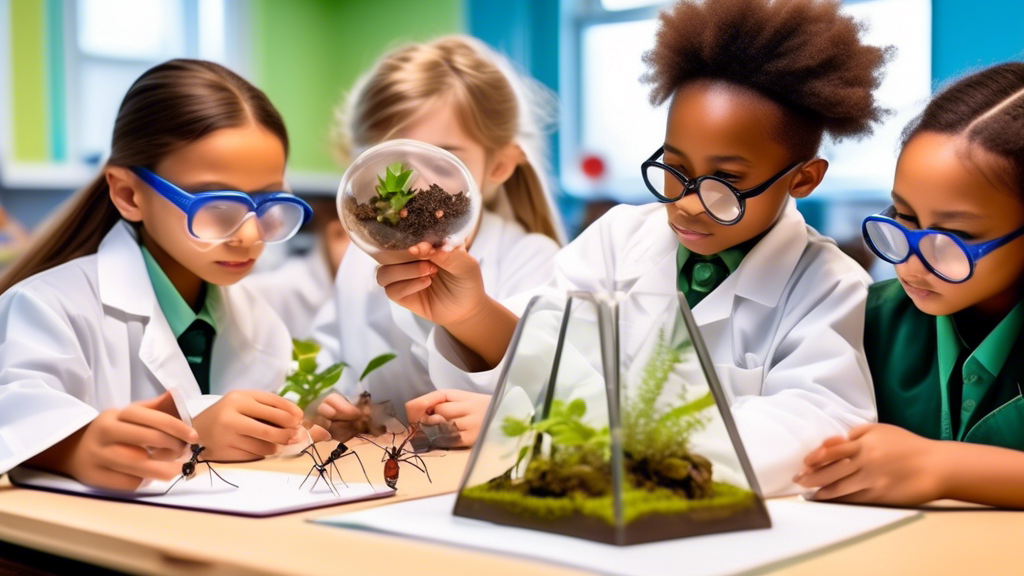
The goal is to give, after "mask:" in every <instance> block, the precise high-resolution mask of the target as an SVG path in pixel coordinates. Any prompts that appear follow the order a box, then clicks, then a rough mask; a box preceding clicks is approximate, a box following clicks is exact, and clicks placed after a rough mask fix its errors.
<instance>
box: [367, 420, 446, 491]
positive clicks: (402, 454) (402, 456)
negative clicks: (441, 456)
mask: <svg viewBox="0 0 1024 576" xmlns="http://www.w3.org/2000/svg"><path fill="white" fill-rule="evenodd" d="M419 428H420V427H419V424H415V425H413V426H410V427H409V429H408V431H409V435H408V436H407V437H406V438H405V440H403V441H402V443H401V444H400V445H398V446H397V447H396V446H395V438H396V437H397V436H398V434H395V433H394V432H392V433H391V446H388V447H386V448H385V447H384V446H381V445H380V444H377V443H376V442H374V441H373V440H371V439H369V438H366V437H365V436H360V438H362V439H363V440H366V441H367V442H369V443H371V444H373V445H374V446H376V447H377V448H380V449H381V450H383V451H384V456H383V457H382V458H381V459H380V461H381V462H384V483H385V484H387V485H388V487H389V488H392V489H394V488H395V487H396V486H397V485H398V472H399V470H398V464H399V463H400V462H404V463H406V464H409V465H410V466H412V467H413V468H416V469H417V470H419V471H420V472H423V473H424V474H426V475H427V481H428V482H430V483H431V484H433V483H434V481H433V480H431V479H430V472H428V471H427V463H426V462H424V461H423V458H421V457H420V455H419V454H417V453H415V452H413V451H412V450H407V449H406V448H405V445H406V444H408V443H409V440H410V439H412V437H413V436H415V435H416V433H417V432H419ZM414 458H415V459H416V460H419V462H420V464H422V465H423V467H422V468H420V467H419V465H417V464H416V463H415V462H413V459H414Z"/></svg>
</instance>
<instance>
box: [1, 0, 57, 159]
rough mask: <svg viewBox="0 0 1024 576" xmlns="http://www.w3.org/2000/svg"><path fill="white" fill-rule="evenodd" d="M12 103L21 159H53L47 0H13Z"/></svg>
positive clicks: (17, 153) (15, 146) (16, 149)
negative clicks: (51, 156)
mask: <svg viewBox="0 0 1024 576" xmlns="http://www.w3.org/2000/svg"><path fill="white" fill-rule="evenodd" d="M10 6H11V14H10V15H11V39H10V42H11V44H10V46H11V82H12V85H13V90H11V92H12V94H11V106H12V107H13V109H14V110H13V113H12V114H11V118H12V120H13V126H12V127H11V128H13V130H14V142H13V150H12V154H13V156H14V157H15V158H16V159H17V160H22V161H29V162H44V161H47V160H49V159H50V109H49V103H50V90H49V82H48V51H47V35H46V30H47V27H46V18H47V14H46V6H47V5H46V3H45V2H40V1H38V0H11V4H10Z"/></svg>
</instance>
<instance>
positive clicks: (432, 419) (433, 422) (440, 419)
mask: <svg viewBox="0 0 1024 576" xmlns="http://www.w3.org/2000/svg"><path fill="white" fill-rule="evenodd" d="M447 421H448V419H447V418H445V417H444V416H441V415H440V414H429V415H427V416H424V417H423V418H420V419H419V423H420V424H424V425H427V426H437V425H438V424H444V423H445V422H447ZM410 422H412V420H410Z"/></svg>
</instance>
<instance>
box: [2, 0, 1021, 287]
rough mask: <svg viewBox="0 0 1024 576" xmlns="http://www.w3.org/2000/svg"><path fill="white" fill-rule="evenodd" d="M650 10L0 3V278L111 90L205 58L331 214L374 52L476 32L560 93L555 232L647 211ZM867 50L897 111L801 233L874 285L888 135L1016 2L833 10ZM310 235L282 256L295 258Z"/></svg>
mask: <svg viewBox="0 0 1024 576" xmlns="http://www.w3.org/2000/svg"><path fill="white" fill-rule="evenodd" d="M664 4H665V3H664V2H652V1H650V0H560V1H559V0H501V1H486V0H374V1H366V0H288V1H284V0H0V38H2V41H0V267H2V266H3V262H5V261H10V259H11V258H13V257H15V256H16V254H17V252H18V250H19V249H20V247H21V246H23V245H24V238H25V236H26V234H27V233H29V232H31V230H32V229H34V228H35V227H36V226H38V225H39V224H40V223H41V222H42V221H44V219H45V218H46V217H47V215H48V214H50V213H51V212H52V211H53V210H54V209H55V208H56V207H57V206H58V205H59V204H60V203H61V202H62V201H63V200H65V199H66V198H67V197H68V195H69V194H71V193H72V192H73V191H74V190H76V189H77V188H78V187H80V186H82V185H84V184H85V183H86V182H87V180H89V179H90V177H91V176H93V175H94V174H95V173H96V171H97V170H98V168H99V166H100V165H101V164H102V162H103V160H104V159H105V157H106V155H107V153H108V148H109V139H110V134H111V129H112V126H113V120H114V116H115V114H116V111H117V108H118V106H119V105H120V101H121V98H122V96H123V95H124V93H125V91H126V90H127V88H128V86H129V85H130V84H131V82H132V81H133V80H134V79H135V78H136V77H137V76H138V75H139V74H140V73H142V72H143V71H144V70H145V69H147V68H148V67H150V66H152V65H153V64H156V63H158V62H161V61H163V60H167V59H169V58H173V57H179V56H185V57H194V58H204V59H209V60H214V61H217V62H220V63H222V64H225V65H227V66H229V67H230V68H232V69H234V70H235V71H237V72H239V73H240V74H242V75H243V76H245V77H247V78H249V79H250V80H252V81H253V82H254V83H256V84H257V85H258V86H260V87H261V88H263V89H264V90H265V91H266V92H267V94H268V95H269V96H270V98H271V100H273V102H274V103H275V104H276V105H277V107H278V108H279V109H280V110H281V112H282V113H283V115H284V118H285V121H286V122H287V125H288V130H289V133H290V136H291V141H292V155H291V159H290V168H289V182H290V183H291V185H292V187H293V188H294V190H295V191H296V192H298V193H300V194H303V195H304V196H307V197H310V198H311V199H314V198H320V199H322V202H321V204H320V206H326V207H327V208H326V209H327V210H331V209H332V208H331V206H333V197H334V192H335V190H336V188H337V184H338V181H339V180H340V177H341V173H342V170H343V167H341V166H339V165H337V163H336V162H335V161H334V159H333V158H332V156H331V152H330V146H329V139H328V133H329V127H330V123H331V119H332V112H333V108H334V107H335V106H336V105H337V103H338V101H339V100H340V98H341V97H342V95H343V94H344V93H345V91H346V90H347V89H348V88H349V87H350V86H351V85H352V83H353V81H354V80H355V79H356V78H357V77H358V76H359V75H360V73H361V72H363V71H364V70H365V69H366V68H367V67H369V66H370V65H372V64H373V62H374V61H375V60H376V59H377V58H378V57H379V56H380V55H381V53H382V52H384V51H385V50H387V49H389V48H394V47H396V46H398V45H401V44H402V43H404V42H407V41H411V40H427V39H430V38H434V37H436V36H439V35H443V34H449V33H465V34H470V35H473V36H476V37H478V38H480V39H481V40H483V41H484V42H487V43H488V44H490V45H491V46H493V47H495V48H496V49H498V50H499V51H500V52H502V53H504V54H505V55H507V56H508V57H509V58H510V59H511V60H512V61H513V62H514V63H516V64H517V65H518V66H519V67H520V69H521V70H522V71H524V72H526V73H528V74H530V75H532V76H533V77H534V78H536V79H538V80H540V81H541V82H543V83H544V84H546V85H547V86H548V87H550V88H551V89H552V90H554V91H555V92H556V93H557V94H558V95H559V97H560V99H561V103H562V105H561V116H560V119H559V123H558V129H557V131H555V132H554V133H553V134H551V139H552V141H551V149H552V151H553V155H552V158H551V178H552V182H553V183H554V184H555V188H556V189H557V190H558V201H559V206H560V208H561V209H562V211H563V216H564V218H565V222H566V224H567V227H568V228H569V234H570V237H572V236H574V235H575V234H577V233H578V232H579V231H580V230H581V229H582V228H583V227H584V226H586V225H587V224H588V223H589V222H591V221H593V219H595V218H596V217H597V216H599V215H600V214H601V213H603V211H605V210H607V209H608V208H609V207H610V206H612V205H614V204H616V203H621V202H626V203H643V202H648V201H649V200H650V197H649V193H648V192H647V191H646V189H645V187H644V185H643V182H642V180H641V178H640V170H639V166H640V163H641V162H642V161H643V160H644V159H646V156H647V155H648V154H649V153H650V151H651V150H652V149H654V148H656V147H657V145H658V144H659V143H660V142H661V141H662V139H663V137H664V122H665V110H664V109H663V108H664V107H662V108H660V109H655V108H652V107H651V106H650V105H649V104H648V101H647V89H646V87H645V86H643V85H641V84H640V83H639V82H638V77H639V76H640V75H641V74H642V73H643V71H644V67H643V64H642V62H641V60H640V56H641V54H642V53H643V52H644V51H645V50H647V49H649V48H650V47H651V45H652V43H653V33H654V30H655V26H656V20H655V18H656V15H657V12H658V10H659V9H660V8H661V7H663V6H664ZM844 5H845V6H844V9H845V10H847V11H848V12H849V13H850V14H851V15H854V16H855V17H857V18H858V19H860V20H862V21H863V22H864V23H865V24H866V25H867V39H868V40H869V41H871V42H873V43H878V44H890V45H894V46H895V47H896V48H897V51H898V52H897V55H896V58H895V60H894V61H893V62H892V63H891V64H890V65H889V67H888V71H887V76H886V79H885V82H884V84H883V85H882V88H881V89H880V91H879V93H878V95H879V98H880V99H881V101H882V104H883V105H884V106H886V107H888V108H891V109H893V110H894V111H895V113H894V114H893V115H892V116H891V117H890V118H889V119H888V120H887V122H886V123H885V124H884V125H883V126H881V127H880V128H878V129H877V130H876V132H875V135H874V136H872V137H871V138H868V139H864V140H861V141H854V142H844V143H842V144H840V145H828V146H827V147H826V148H825V149H824V150H823V155H824V156H825V157H826V158H827V159H828V160H829V161H830V163H831V168H830V169H829V172H828V175H827V176H826V179H825V181H824V183H823V185H822V187H821V188H820V189H819V190H818V191H817V192H815V194H814V195H813V196H812V197H811V198H808V199H807V200H805V201H802V202H801V203H800V209H801V211H802V212H803V213H804V215H805V217H806V218H807V220H808V222H809V223H811V224H812V225H814V226H815V227H817V228H818V229H819V230H821V231H822V232H824V233H825V234H828V235H830V236H833V237H834V238H836V239H837V240H838V241H839V242H840V243H841V244H842V245H844V247H845V249H847V250H848V251H849V252H850V253H852V254H854V255H857V256H859V257H862V258H863V260H862V262H864V263H865V266H867V267H869V268H870V269H872V272H873V273H874V274H875V275H876V276H878V277H882V276H885V275H886V272H887V269H889V268H890V267H887V266H873V263H872V262H871V260H870V258H868V257H867V254H866V252H865V251H864V249H863V248H862V243H861V241H860V238H859V225H860V220H861V219H862V218H863V216H865V215H867V214H869V213H872V212H875V211H878V210H879V209H881V208H883V207H884V206H885V205H887V198H888V196H889V189H890V187H891V179H892V174H893V169H894V167H895V161H896V153H897V148H896V147H897V141H898V136H899V133H900V131H901V130H902V128H903V126H904V125H905V124H906V122H907V121H908V120H910V119H911V118H912V117H913V116H914V115H916V114H917V113H918V112H919V111H920V110H921V109H922V107H923V106H924V103H925V101H926V100H927V98H928V96H929V95H930V94H931V93H932V91H934V90H935V89H937V88H939V87H941V86H942V85H943V84H944V83H945V82H947V81H949V80H951V79H953V78H955V77H957V76H959V75H961V74H963V73H965V72H969V71H971V70H974V69H977V68H979V67H983V66H986V65H989V64H992V63H996V62H1000V61H1004V60H1009V59H1021V58H1022V57H1024V34H1022V33H1021V30H1022V22H1024V1H1021V0H1012V1H1007V0H974V1H970V2H968V1H965V0H848V1H846V2H845V3H844ZM309 243H310V242H309V239H308V235H307V237H306V238H305V239H304V238H303V237H302V236H300V237H297V238H296V239H295V240H293V241H292V242H291V246H290V249H291V250H293V251H296V252H301V251H303V250H305V249H306V248H308V245H309Z"/></svg>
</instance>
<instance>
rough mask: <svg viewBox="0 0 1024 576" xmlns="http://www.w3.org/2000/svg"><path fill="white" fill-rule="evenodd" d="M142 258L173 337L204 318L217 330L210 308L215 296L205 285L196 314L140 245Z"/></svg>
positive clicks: (179, 335)
mask: <svg viewBox="0 0 1024 576" xmlns="http://www.w3.org/2000/svg"><path fill="white" fill-rule="evenodd" d="M142 258H143V259H144V260H145V261H146V272H148V273H149V281H150V283H152V284H153V292H155V293H156V301H157V304H159V305H160V310H161V311H162V312H163V313H164V316H165V317H166V318H167V323H168V324H169V325H170V326H171V332H172V333H174V337H175V338H180V337H181V335H182V334H184V333H185V330H187V329H188V327H189V326H191V325H192V323H193V322H195V321H196V320H204V321H206V322H207V323H208V324H209V325H210V326H213V329H214V331H216V330H217V322H216V321H215V320H214V319H213V310H212V307H213V306H214V305H215V302H214V300H215V298H212V297H210V296H211V294H210V292H209V291H208V290H206V288H205V286H204V288H203V307H202V308H200V309H199V313H198V314H197V313H196V312H195V311H194V310H192V307H191V306H189V305H188V302H185V299H184V298H182V297H181V294H180V293H179V292H178V289H177V288H175V287H174V284H171V279H170V278H168V277H167V274H166V273H165V272H164V270H163V268H161V267H160V265H159V264H157V262H156V259H155V258H153V255H152V254H150V253H149V250H147V249H146V247H145V246H143V247H142Z"/></svg>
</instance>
